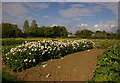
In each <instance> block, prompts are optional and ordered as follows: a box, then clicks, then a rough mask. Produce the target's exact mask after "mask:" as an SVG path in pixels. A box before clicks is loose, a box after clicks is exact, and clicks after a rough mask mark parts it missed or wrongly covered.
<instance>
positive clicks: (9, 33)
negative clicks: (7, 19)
mask: <svg viewBox="0 0 120 83" xmlns="http://www.w3.org/2000/svg"><path fill="white" fill-rule="evenodd" d="M22 35H23V33H22V32H21V30H20V29H19V28H18V26H17V25H14V24H10V23H2V38H6V37H9V38H11V37H22Z"/></svg>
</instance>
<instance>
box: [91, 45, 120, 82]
mask: <svg viewBox="0 0 120 83" xmlns="http://www.w3.org/2000/svg"><path fill="white" fill-rule="evenodd" d="M97 65H98V68H97V69H95V70H94V73H93V77H92V79H91V80H89V81H120V43H119V44H118V45H114V46H111V47H109V48H108V49H107V50H106V51H104V52H103V55H99V56H98V62H97Z"/></svg>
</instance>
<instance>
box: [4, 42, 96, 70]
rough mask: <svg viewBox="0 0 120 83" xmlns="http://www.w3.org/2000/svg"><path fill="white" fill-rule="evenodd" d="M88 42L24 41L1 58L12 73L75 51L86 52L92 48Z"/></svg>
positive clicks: (91, 43) (91, 44)
mask: <svg viewBox="0 0 120 83" xmlns="http://www.w3.org/2000/svg"><path fill="white" fill-rule="evenodd" d="M93 44H94V43H93V42H92V41H90V40H74V41H66V42H62V41H52V40H41V41H37V42H36V41H33V42H28V43H27V41H25V43H23V44H22V45H19V46H17V47H15V48H11V50H10V51H9V52H8V53H7V54H5V55H4V56H3V61H4V62H5V64H6V65H8V66H9V67H10V68H11V70H13V71H21V70H24V69H27V68H29V67H33V66H35V65H37V64H38V63H39V62H42V61H45V60H49V59H53V58H60V57H62V56H65V55H66V54H70V53H73V52H77V51H82V50H87V49H90V48H92V47H93Z"/></svg>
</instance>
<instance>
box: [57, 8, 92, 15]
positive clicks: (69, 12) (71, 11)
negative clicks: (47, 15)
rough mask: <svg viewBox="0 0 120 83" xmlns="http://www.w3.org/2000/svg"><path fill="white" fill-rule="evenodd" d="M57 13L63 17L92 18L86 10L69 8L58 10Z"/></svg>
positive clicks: (90, 13)
mask: <svg viewBox="0 0 120 83" xmlns="http://www.w3.org/2000/svg"><path fill="white" fill-rule="evenodd" d="M59 13H60V14H61V15H62V16H64V17H77V16H93V14H92V12H91V11H90V10H89V9H88V8H74V7H72V8H69V9H66V10H63V9H61V10H59Z"/></svg>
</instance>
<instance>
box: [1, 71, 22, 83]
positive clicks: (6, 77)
mask: <svg viewBox="0 0 120 83" xmlns="http://www.w3.org/2000/svg"><path fill="white" fill-rule="evenodd" d="M8 82H12V83H14V82H17V83H21V82H23V83H24V81H22V80H20V79H17V78H16V77H14V76H12V75H10V74H8V73H6V72H2V83H8Z"/></svg>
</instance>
